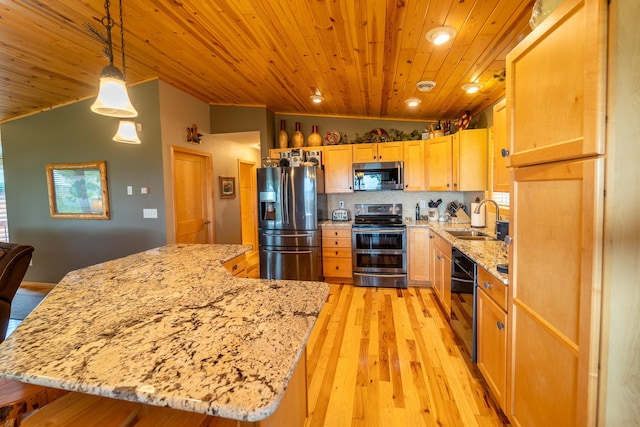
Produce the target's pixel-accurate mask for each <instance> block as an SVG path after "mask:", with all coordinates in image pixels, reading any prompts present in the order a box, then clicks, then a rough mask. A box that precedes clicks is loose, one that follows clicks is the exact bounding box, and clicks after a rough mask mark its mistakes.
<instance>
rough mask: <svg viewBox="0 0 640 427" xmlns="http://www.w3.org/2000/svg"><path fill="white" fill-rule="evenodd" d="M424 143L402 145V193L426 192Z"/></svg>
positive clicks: (413, 142) (406, 142) (416, 142)
mask: <svg viewBox="0 0 640 427" xmlns="http://www.w3.org/2000/svg"><path fill="white" fill-rule="evenodd" d="M424 146H425V141H422V140H416V141H405V143H404V191H426V190H427V168H426V162H427V158H426V153H425V149H424Z"/></svg>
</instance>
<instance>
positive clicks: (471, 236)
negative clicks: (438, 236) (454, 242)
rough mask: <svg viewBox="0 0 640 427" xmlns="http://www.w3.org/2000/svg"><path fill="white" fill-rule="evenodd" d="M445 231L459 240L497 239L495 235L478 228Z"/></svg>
mask: <svg viewBox="0 0 640 427" xmlns="http://www.w3.org/2000/svg"><path fill="white" fill-rule="evenodd" d="M447 233H449V234H451V235H452V236H453V237H457V238H458V239H461V240H485V241H487V240H489V241H490V240H497V239H496V238H495V237H493V236H490V235H488V234H485V233H483V232H481V231H478V230H447Z"/></svg>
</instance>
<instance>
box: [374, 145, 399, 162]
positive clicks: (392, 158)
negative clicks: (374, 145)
mask: <svg viewBox="0 0 640 427" xmlns="http://www.w3.org/2000/svg"><path fill="white" fill-rule="evenodd" d="M403 154H404V143H403V142H401V141H398V142H381V143H379V144H378V161H380V162H401V161H402V159H403V158H404V156H403Z"/></svg>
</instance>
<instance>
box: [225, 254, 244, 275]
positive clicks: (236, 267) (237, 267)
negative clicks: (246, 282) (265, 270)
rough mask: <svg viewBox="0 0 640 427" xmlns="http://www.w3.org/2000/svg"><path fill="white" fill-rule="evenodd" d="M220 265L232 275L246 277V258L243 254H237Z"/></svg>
mask: <svg viewBox="0 0 640 427" xmlns="http://www.w3.org/2000/svg"><path fill="white" fill-rule="evenodd" d="M222 265H223V266H224V268H226V269H227V270H229V272H230V273H231V274H233V276H234V277H247V258H246V256H245V254H242V255H238V256H237V257H235V258H232V259H230V260H229V261H227V262H225V263H223V264H222Z"/></svg>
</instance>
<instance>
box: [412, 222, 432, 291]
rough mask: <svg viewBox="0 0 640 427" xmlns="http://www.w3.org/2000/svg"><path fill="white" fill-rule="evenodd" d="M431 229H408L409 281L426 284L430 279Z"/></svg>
mask: <svg viewBox="0 0 640 427" xmlns="http://www.w3.org/2000/svg"><path fill="white" fill-rule="evenodd" d="M429 240H430V239H429V229H428V228H426V227H424V228H419V227H412V228H409V229H407V246H408V248H407V257H408V258H409V265H408V266H407V269H408V272H407V273H408V275H409V283H412V284H425V283H427V281H428V280H429Z"/></svg>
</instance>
